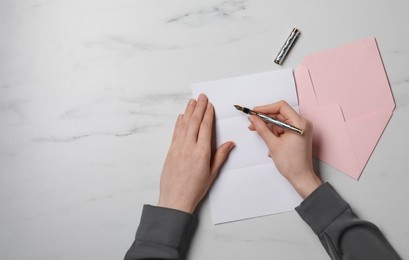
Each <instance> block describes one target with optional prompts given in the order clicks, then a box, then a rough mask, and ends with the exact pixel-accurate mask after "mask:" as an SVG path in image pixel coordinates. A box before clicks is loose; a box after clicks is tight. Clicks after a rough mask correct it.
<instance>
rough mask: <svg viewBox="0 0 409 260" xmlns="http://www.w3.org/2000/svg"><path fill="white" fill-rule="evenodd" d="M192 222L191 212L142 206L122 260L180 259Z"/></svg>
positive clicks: (193, 219) (193, 220)
mask: <svg viewBox="0 0 409 260" xmlns="http://www.w3.org/2000/svg"><path fill="white" fill-rule="evenodd" d="M194 223H195V217H194V216H193V215H192V214H188V213H186V212H182V211H179V210H174V209H168V208H161V207H154V206H150V205H145V206H144V207H143V211H142V216H141V221H140V224H139V227H138V230H137V231H136V236H135V241H134V242H133V244H132V246H131V248H129V250H128V252H127V253H126V255H125V260H140V259H175V260H176V259H182V255H183V252H184V249H185V246H187V244H188V242H189V240H190V236H191V232H192V230H193V224H194Z"/></svg>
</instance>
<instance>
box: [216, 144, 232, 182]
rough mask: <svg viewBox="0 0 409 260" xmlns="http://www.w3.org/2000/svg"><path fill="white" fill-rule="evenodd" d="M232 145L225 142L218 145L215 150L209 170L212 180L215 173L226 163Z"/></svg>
mask: <svg viewBox="0 0 409 260" xmlns="http://www.w3.org/2000/svg"><path fill="white" fill-rule="evenodd" d="M233 147H234V143H233V142H231V141H229V142H225V143H224V144H222V145H220V146H219V148H217V150H216V153H215V154H214V157H213V162H212V165H211V168H210V174H211V176H212V177H213V178H215V177H216V175H217V173H218V172H219V169H220V167H221V166H222V165H223V163H224V162H225V161H226V159H227V156H228V155H229V153H230V151H231V149H233Z"/></svg>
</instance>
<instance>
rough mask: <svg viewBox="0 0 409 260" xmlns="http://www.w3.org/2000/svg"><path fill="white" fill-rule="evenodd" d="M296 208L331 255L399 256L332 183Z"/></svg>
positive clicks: (377, 257)
mask: <svg viewBox="0 0 409 260" xmlns="http://www.w3.org/2000/svg"><path fill="white" fill-rule="evenodd" d="M296 211H297V212H298V214H299V215H300V216H301V218H302V219H303V220H304V221H305V222H306V223H307V224H308V225H309V226H310V227H311V229H312V230H313V231H314V233H315V234H317V235H318V237H319V239H320V241H321V243H322V245H323V246H324V248H325V249H326V251H327V252H328V254H329V255H330V257H331V258H332V259H335V260H339V259H343V260H346V259H348V260H352V259H371V260H377V259H382V260H384V259H388V260H393V259H400V257H399V256H398V254H397V253H396V252H395V250H394V249H393V248H392V246H391V245H390V244H389V243H388V241H387V240H386V238H385V237H384V236H383V235H382V233H381V231H380V230H379V229H378V227H377V226H375V225H374V224H372V223H371V222H368V221H364V220H360V219H359V218H357V216H356V215H355V214H354V212H352V210H351V207H350V206H349V205H348V203H346V202H345V201H344V200H343V199H342V198H341V197H340V196H339V195H338V193H337V192H336V191H335V190H334V189H333V188H332V186H331V185H330V184H329V183H325V184H322V185H321V186H320V187H319V188H317V189H316V190H315V191H314V192H313V193H312V194H311V195H310V196H308V197H307V198H306V199H305V200H304V201H303V202H302V203H301V205H300V206H298V207H297V208H296Z"/></svg>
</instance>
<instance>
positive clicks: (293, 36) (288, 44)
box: [274, 28, 301, 65]
mask: <svg viewBox="0 0 409 260" xmlns="http://www.w3.org/2000/svg"><path fill="white" fill-rule="evenodd" d="M300 34H301V32H300V30H298V29H296V28H294V29H293V30H292V31H291V33H290V35H289V36H288V38H287V40H286V41H285V43H284V45H283V47H282V48H281V50H280V52H279V53H278V54H277V57H276V58H275V59H274V62H275V63H277V64H278V65H281V64H282V63H283V62H284V60H285V58H286V57H287V54H288V53H289V52H290V50H291V48H292V47H293V46H294V44H295V42H296V41H297V39H298V36H300Z"/></svg>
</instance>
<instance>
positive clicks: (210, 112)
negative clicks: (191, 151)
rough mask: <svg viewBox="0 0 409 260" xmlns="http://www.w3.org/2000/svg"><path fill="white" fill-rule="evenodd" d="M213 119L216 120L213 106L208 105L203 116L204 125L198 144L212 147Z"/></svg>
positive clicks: (201, 125)
mask: <svg viewBox="0 0 409 260" xmlns="http://www.w3.org/2000/svg"><path fill="white" fill-rule="evenodd" d="M213 119H214V108H213V105H212V104H210V103H207V108H206V111H205V114H204V116H203V120H202V123H201V124H200V129H199V134H198V137H197V142H198V143H202V144H204V145H209V146H210V142H211V140H212V133H213Z"/></svg>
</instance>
